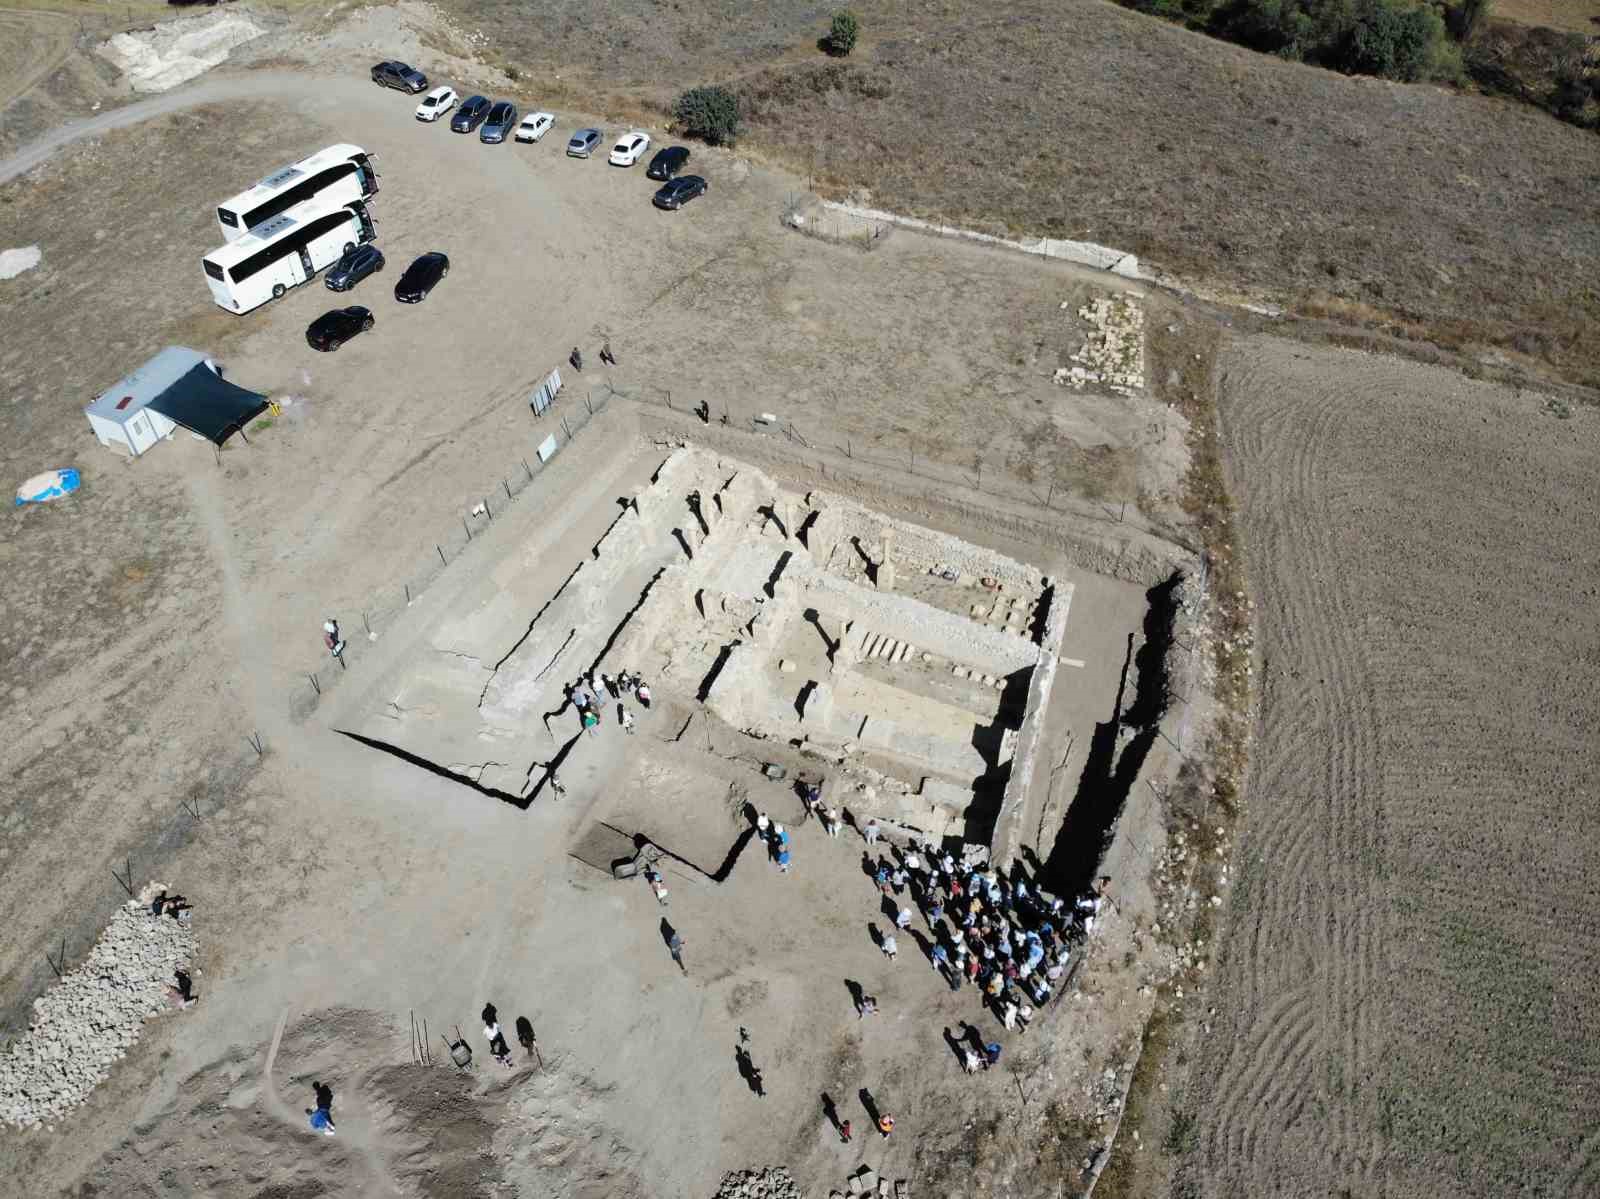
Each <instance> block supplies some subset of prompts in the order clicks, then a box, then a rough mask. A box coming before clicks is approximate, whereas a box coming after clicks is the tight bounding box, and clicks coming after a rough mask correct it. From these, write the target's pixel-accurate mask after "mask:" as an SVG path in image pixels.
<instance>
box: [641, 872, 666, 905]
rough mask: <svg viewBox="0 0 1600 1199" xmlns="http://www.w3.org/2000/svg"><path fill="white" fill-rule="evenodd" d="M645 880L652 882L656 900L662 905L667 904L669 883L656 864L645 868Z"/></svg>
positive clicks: (651, 888)
mask: <svg viewBox="0 0 1600 1199" xmlns="http://www.w3.org/2000/svg"><path fill="white" fill-rule="evenodd" d="M644 881H645V882H647V883H649V884H650V890H651V891H652V892H653V893H654V894H655V897H656V902H657V903H658V904H660V905H661V906H662V907H666V906H667V895H668V894H669V892H668V891H667V884H666V883H665V882H664V881H663V880H662V878H661V871H659V870H657V869H656V868H655V867H654V866H646V867H645V868H644Z"/></svg>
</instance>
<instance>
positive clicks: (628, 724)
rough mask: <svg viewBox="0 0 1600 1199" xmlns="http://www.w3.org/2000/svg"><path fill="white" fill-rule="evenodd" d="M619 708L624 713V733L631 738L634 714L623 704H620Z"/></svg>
mask: <svg viewBox="0 0 1600 1199" xmlns="http://www.w3.org/2000/svg"><path fill="white" fill-rule="evenodd" d="M617 708H618V710H619V711H620V712H621V713H622V731H623V732H624V733H627V734H628V735H629V736H630V737H631V736H632V735H633V713H632V712H630V711H628V709H627V708H624V707H623V706H622V705H621V704H618V705H617Z"/></svg>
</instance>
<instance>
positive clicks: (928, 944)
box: [906, 928, 933, 962]
mask: <svg viewBox="0 0 1600 1199" xmlns="http://www.w3.org/2000/svg"><path fill="white" fill-rule="evenodd" d="M906 932H908V933H910V934H911V939H912V940H913V941H915V942H916V943H917V948H918V949H920V950H922V956H923V957H925V958H927V959H928V961H930V962H931V961H933V942H932V941H930V940H929V939H928V937H927V936H926V935H925V934H924V933H923V932H922V930H921V929H917V928H908V929H906Z"/></svg>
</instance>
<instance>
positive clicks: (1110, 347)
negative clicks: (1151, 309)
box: [1054, 296, 1144, 395]
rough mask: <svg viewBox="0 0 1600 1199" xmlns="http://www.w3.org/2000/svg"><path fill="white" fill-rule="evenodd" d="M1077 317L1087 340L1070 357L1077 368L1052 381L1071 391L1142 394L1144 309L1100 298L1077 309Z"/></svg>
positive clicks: (1124, 301)
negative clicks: (1090, 388)
mask: <svg viewBox="0 0 1600 1199" xmlns="http://www.w3.org/2000/svg"><path fill="white" fill-rule="evenodd" d="M1061 306H1062V307H1063V308H1065V307H1066V305H1065V304H1063V305H1061ZM1078 316H1079V317H1081V318H1082V319H1083V320H1085V321H1087V322H1088V323H1089V334H1088V337H1087V338H1086V339H1085V340H1084V343H1083V346H1082V348H1081V349H1079V350H1078V351H1077V353H1075V354H1073V355H1072V361H1073V362H1075V363H1078V365H1077V366H1071V367H1067V366H1063V367H1060V368H1058V369H1057V370H1056V373H1055V376H1054V378H1055V381H1056V382H1057V383H1059V384H1061V385H1062V386H1063V387H1070V388H1072V389H1073V390H1074V391H1082V390H1083V388H1084V386H1085V385H1086V384H1089V383H1103V384H1105V385H1106V386H1107V387H1109V388H1110V389H1111V390H1112V391H1114V392H1117V393H1118V394H1119V395H1133V394H1134V393H1136V392H1142V391H1143V390H1144V309H1142V308H1140V307H1139V305H1138V304H1137V303H1136V302H1134V300H1132V299H1131V298H1129V297H1127V296H1100V297H1099V298H1097V299H1094V300H1091V301H1090V302H1089V303H1088V304H1086V305H1085V306H1084V307H1082V308H1080V309H1078Z"/></svg>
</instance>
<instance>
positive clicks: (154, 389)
mask: <svg viewBox="0 0 1600 1199" xmlns="http://www.w3.org/2000/svg"><path fill="white" fill-rule="evenodd" d="M201 363H204V364H205V365H206V366H208V367H210V368H211V369H212V370H213V371H217V364H216V363H215V362H213V361H212V360H211V359H210V358H208V357H206V356H205V355H204V354H202V353H201V352H200V351H199V350H190V349H186V348H185V347H183V346H168V347H167V348H166V349H164V350H162V351H161V352H160V353H159V354H157V355H156V356H155V357H154V358H152V359H150V361H149V362H146V363H145V364H144V365H143V366H141V367H140V368H139V369H138V370H136V371H134V372H133V373H132V374H131V375H129V376H128V377H127V378H125V379H122V380H119V381H118V382H117V383H116V384H115V385H114V386H112V387H110V388H107V389H106V390H105V391H104V392H102V393H101V394H100V395H98V396H96V397H95V399H94V402H93V403H92V404H90V405H89V406H88V407H87V408H85V409H84V412H86V413H87V414H88V416H89V427H90V428H92V429H93V430H94V435H95V437H96V438H98V439H99V441H100V444H101V445H103V446H107V447H109V448H110V449H114V450H124V451H126V452H127V453H128V454H129V455H131V456H132V457H135V458H137V457H138V456H139V455H140V454H142V453H144V452H145V451H146V450H148V449H149V448H150V447H151V446H153V445H155V443H156V442H158V441H160V440H161V439H162V438H164V437H170V436H172V434H173V432H174V431H175V430H176V429H177V428H178V425H177V422H176V421H173V420H171V419H170V418H168V417H165V416H163V415H162V414H161V413H159V412H157V411H156V410H155V409H154V408H151V407H150V406H149V405H150V401H151V400H153V399H155V398H156V397H157V396H159V395H161V394H162V393H163V392H165V391H166V390H167V389H168V388H169V387H171V386H172V385H173V384H174V383H176V382H177V381H178V380H179V379H181V378H183V376H184V375H186V374H188V373H189V372H190V371H191V370H193V369H194V368H195V367H196V366H198V365H200V364H201ZM217 373H219V374H220V373H221V372H220V371H218V372H217Z"/></svg>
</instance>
